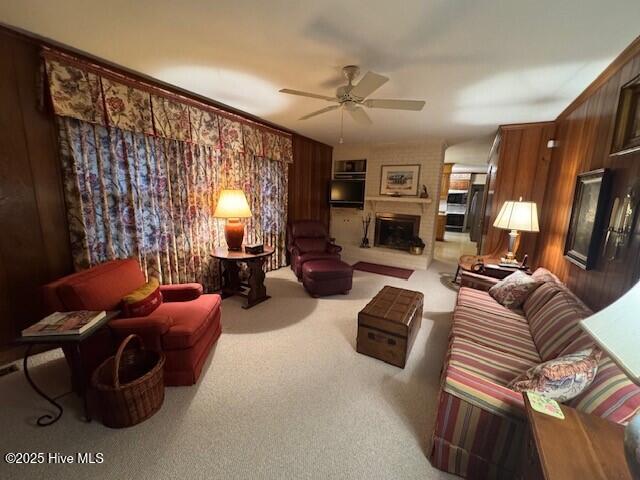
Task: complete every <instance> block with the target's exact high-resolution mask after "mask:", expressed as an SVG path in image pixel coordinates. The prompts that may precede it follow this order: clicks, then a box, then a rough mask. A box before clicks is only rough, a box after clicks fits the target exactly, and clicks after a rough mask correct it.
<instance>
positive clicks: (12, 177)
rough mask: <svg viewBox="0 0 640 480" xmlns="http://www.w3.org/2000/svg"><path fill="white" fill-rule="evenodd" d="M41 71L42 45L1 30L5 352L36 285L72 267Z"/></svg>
mask: <svg viewBox="0 0 640 480" xmlns="http://www.w3.org/2000/svg"><path fill="white" fill-rule="evenodd" d="M39 68H40V57H39V46H38V45H36V44H34V43H33V42H29V41H26V40H25V39H23V38H21V37H19V36H14V35H12V34H10V33H7V32H4V31H0V224H1V225H2V232H1V234H0V315H1V317H0V348H1V346H2V345H6V344H7V343H8V342H9V341H11V340H12V339H13V338H15V336H16V335H17V334H18V332H19V331H20V330H21V329H22V328H24V327H26V326H28V325H29V324H31V323H33V321H34V320H36V319H37V318H38V317H39V313H40V305H39V301H38V300H39V297H38V287H39V286H40V285H42V284H44V283H46V282H48V281H50V280H53V279H55V278H57V277H59V276H62V275H64V274H67V273H69V272H71V270H72V266H71V255H70V251H69V238H68V233H67V220H66V213H65V209H64V198H63V193H62V183H61V179H60V168H59V161H58V156H57V152H58V147H57V142H56V137H55V125H54V120H53V117H52V116H51V115H48V114H45V113H42V112H41V111H39V110H38V108H37V105H38V99H37V92H38V88H37V82H38V72H39ZM0 358H2V355H0Z"/></svg>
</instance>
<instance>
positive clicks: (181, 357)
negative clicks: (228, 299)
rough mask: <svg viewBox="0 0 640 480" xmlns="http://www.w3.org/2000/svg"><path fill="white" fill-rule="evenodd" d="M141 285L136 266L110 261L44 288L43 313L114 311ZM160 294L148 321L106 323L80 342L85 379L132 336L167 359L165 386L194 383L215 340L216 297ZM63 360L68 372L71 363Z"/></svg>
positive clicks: (186, 290) (190, 288)
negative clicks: (127, 337) (125, 339)
mask: <svg viewBox="0 0 640 480" xmlns="http://www.w3.org/2000/svg"><path fill="white" fill-rule="evenodd" d="M145 281H146V280H145V277H144V274H143V273H142V270H141V269H140V266H139V265H138V262H137V261H136V260H133V259H127V260H113V261H110V262H106V263H103V264H100V265H98V266H96V267H93V268H90V269H88V270H84V271H82V272H78V273H74V274H72V275H69V276H66V277H64V278H61V279H59V280H56V281H55V282H52V283H49V284H48V285H45V286H44V287H43V295H44V304H45V306H46V309H47V311H48V312H47V313H50V312H54V311H70V310H119V309H120V303H121V299H122V297H124V296H125V295H127V294H128V293H130V292H131V291H133V290H135V289H136V288H138V287H140V286H141V285H143V284H144V283H145ZM160 291H161V292H162V297H163V303H162V304H161V305H160V306H159V307H158V308H156V309H155V310H154V311H153V312H152V313H151V314H150V315H148V316H146V317H135V318H116V319H114V320H111V321H110V322H109V323H108V327H109V328H108V329H104V331H101V332H98V333H96V334H95V335H93V336H92V337H91V338H89V339H87V340H86V341H85V342H83V344H82V357H83V361H84V365H85V368H86V370H87V374H90V372H92V371H93V369H94V368H95V367H96V366H98V365H99V364H100V362H102V361H103V360H104V359H105V358H106V357H107V356H109V355H111V354H113V351H114V349H115V346H116V345H117V344H118V343H119V341H120V340H121V339H122V338H124V337H125V336H127V335H128V334H130V333H136V334H138V335H140V336H141V337H142V338H143V340H144V343H145V346H146V347H147V348H149V349H155V350H159V351H163V352H164V354H165V355H166V362H165V367H164V369H165V374H164V378H165V383H166V384H167V385H192V384H194V383H195V382H196V381H197V380H198V377H199V376H200V372H201V371H202V366H203V365H204V362H205V360H206V359H207V356H208V354H209V352H210V351H211V348H212V347H213V345H214V343H215V342H216V340H217V339H218V337H220V333H221V325H220V315H221V308H220V306H221V299H220V296H219V295H203V294H202V286H201V285H200V284H197V283H187V284H182V285H162V286H161V287H160ZM65 354H66V352H65ZM67 358H68V359H69V361H70V363H71V365H72V368H73V362H72V360H71V359H70V358H69V356H67Z"/></svg>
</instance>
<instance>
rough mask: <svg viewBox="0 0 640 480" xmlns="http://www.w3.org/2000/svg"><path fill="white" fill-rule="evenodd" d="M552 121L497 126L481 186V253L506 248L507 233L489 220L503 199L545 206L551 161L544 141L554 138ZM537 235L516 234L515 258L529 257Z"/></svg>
mask: <svg viewBox="0 0 640 480" xmlns="http://www.w3.org/2000/svg"><path fill="white" fill-rule="evenodd" d="M554 132H555V125H554V123H553V122H541V123H527V124H520V125H503V126H501V127H500V128H499V131H498V135H497V137H496V140H495V142H494V146H493V148H492V150H491V155H490V158H489V171H488V174H487V183H486V187H485V201H486V206H485V210H484V211H485V217H484V221H483V239H482V253H484V254H491V253H497V252H500V251H501V250H502V249H505V250H506V247H507V242H508V232H507V231H506V230H500V229H497V228H495V227H493V222H494V220H495V219H496V216H497V215H498V212H499V211H500V208H501V207H502V204H503V203H504V202H505V201H507V200H517V199H518V198H519V197H522V199H523V200H529V201H533V202H536V203H537V205H538V211H543V210H544V208H545V200H544V194H545V189H546V185H547V174H548V170H549V164H550V161H551V150H549V149H548V148H547V142H548V141H549V140H551V139H552V138H553V137H554ZM538 241H539V235H538V234H536V233H527V232H522V233H521V234H520V242H519V247H518V249H517V252H516V253H517V254H518V258H519V259H522V257H523V255H524V254H525V253H526V254H528V255H529V257H530V258H533V257H534V255H535V253H536V248H537V244H538Z"/></svg>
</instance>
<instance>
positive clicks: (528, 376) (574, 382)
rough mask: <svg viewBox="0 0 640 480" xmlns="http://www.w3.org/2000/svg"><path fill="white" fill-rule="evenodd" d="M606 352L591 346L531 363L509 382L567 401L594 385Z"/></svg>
mask: <svg viewBox="0 0 640 480" xmlns="http://www.w3.org/2000/svg"><path fill="white" fill-rule="evenodd" d="M601 354H602V352H601V351H600V350H599V349H598V348H590V349H587V350H582V351H580V352H576V353H570V354H568V355H564V356H562V357H558V358H554V359H553V360H549V361H547V362H544V363H541V364H540V365H536V366H535V367H531V368H530V369H529V370H527V371H526V372H524V373H522V374H520V375H518V376H517V377H516V378H514V379H513V380H511V382H509V384H508V385H507V387H508V388H510V389H511V390H515V391H516V392H536V393H539V394H540V395H542V396H544V397H546V398H549V399H552V400H556V401H558V402H566V401H567V400H571V399H572V398H574V397H577V396H578V395H579V394H580V393H581V392H582V391H583V390H584V389H585V388H587V387H588V386H589V385H591V382H593V379H594V377H595V376H596V373H597V372H598V361H599V360H600V355H601Z"/></svg>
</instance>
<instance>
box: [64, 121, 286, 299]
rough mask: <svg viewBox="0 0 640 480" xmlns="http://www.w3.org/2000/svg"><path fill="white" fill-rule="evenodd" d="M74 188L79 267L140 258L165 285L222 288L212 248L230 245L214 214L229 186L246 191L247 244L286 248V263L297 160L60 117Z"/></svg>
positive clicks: (279, 256) (280, 255) (281, 257)
mask: <svg viewBox="0 0 640 480" xmlns="http://www.w3.org/2000/svg"><path fill="white" fill-rule="evenodd" d="M58 125H59V138H60V146H61V152H62V155H61V157H62V166H63V176H64V192H65V199H66V203H67V210H68V213H67V216H68V223H69V229H70V238H71V244H72V253H73V258H74V264H75V266H76V268H77V269H84V268H88V267H90V266H92V265H95V264H97V263H100V262H103V261H106V260H110V259H113V258H126V257H135V258H137V259H138V260H139V262H140V265H141V266H142V268H143V270H144V271H146V273H147V275H148V276H155V277H158V278H159V279H160V281H161V282H162V283H184V282H199V283H202V284H203V285H204V287H205V289H206V290H207V291H213V290H217V289H218V288H219V287H220V283H219V282H220V279H219V278H218V265H217V263H216V262H215V261H214V260H212V259H211V257H210V254H211V252H212V251H213V249H214V248H215V247H216V246H219V245H223V244H224V223H223V220H218V219H215V218H213V212H214V210H215V205H216V201H217V199H218V196H219V193H220V190H221V189H223V188H241V189H242V190H243V191H244V192H245V193H246V194H247V200H248V201H249V204H250V205H251V209H252V212H253V217H252V218H251V219H249V221H248V224H247V241H249V242H258V241H262V242H264V243H266V244H268V245H273V246H275V247H276V253H275V254H274V255H273V257H272V258H271V259H270V261H269V263H268V265H267V267H268V268H269V269H275V268H279V267H281V266H284V265H285V238H284V234H285V229H286V212H287V195H286V191H287V164H286V163H283V162H279V161H275V160H269V159H266V158H261V157H256V156H253V155H244V154H237V153H235V152H226V153H225V152H223V151H220V150H217V149H214V148H213V147H211V146H206V145H197V144H190V143H186V142H181V141H178V140H171V139H166V138H158V137H154V136H151V135H145V134H142V133H134V132H127V131H124V130H120V129H117V128H113V127H104V126H101V125H96V124H93V123H89V122H85V121H81V120H76V119H72V118H65V117H59V119H58Z"/></svg>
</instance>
